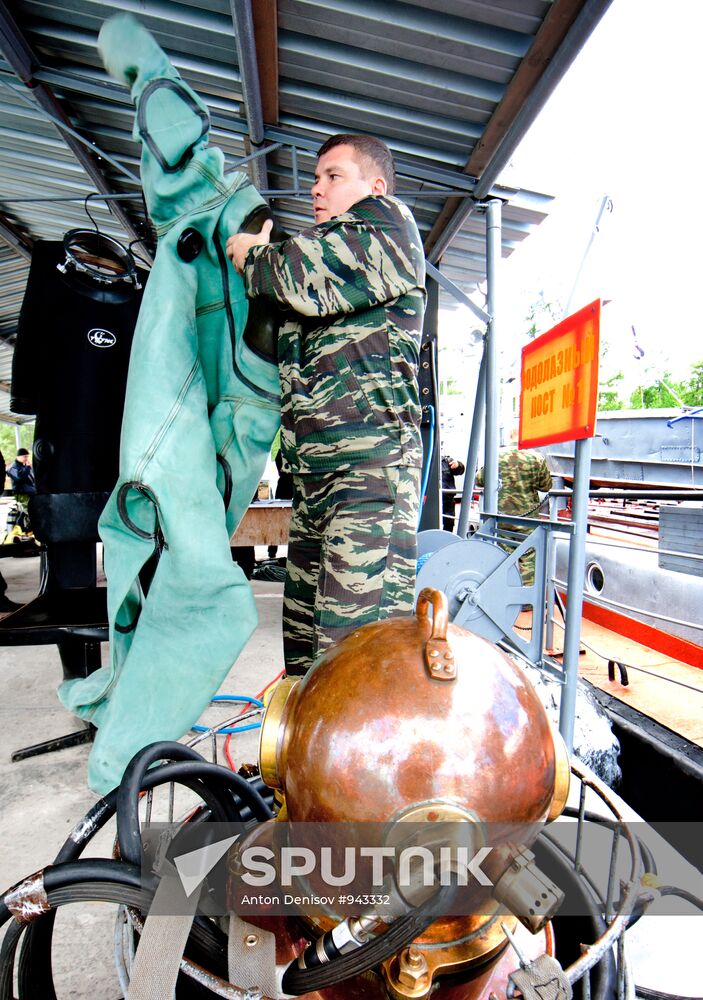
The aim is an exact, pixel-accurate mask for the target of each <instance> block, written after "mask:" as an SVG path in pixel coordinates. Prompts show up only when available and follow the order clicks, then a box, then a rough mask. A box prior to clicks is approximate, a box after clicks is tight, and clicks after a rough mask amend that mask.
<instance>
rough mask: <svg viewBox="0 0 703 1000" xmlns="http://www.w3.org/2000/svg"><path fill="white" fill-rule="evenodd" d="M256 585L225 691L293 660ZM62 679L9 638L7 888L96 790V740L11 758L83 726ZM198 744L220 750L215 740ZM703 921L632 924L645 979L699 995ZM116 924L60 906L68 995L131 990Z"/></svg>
mask: <svg viewBox="0 0 703 1000" xmlns="http://www.w3.org/2000/svg"><path fill="white" fill-rule="evenodd" d="M257 556H258V558H265V556H266V550H265V549H258V550H257ZM0 569H1V570H2V572H3V575H4V576H5V577H6V579H7V581H8V596H10V597H11V598H12V599H13V600H16V601H26V600H29V599H30V598H31V597H32V596H33V595H34V594H35V593H36V590H37V587H38V581H39V559H38V558H25V559H3V560H2V562H0ZM253 589H254V593H255V596H256V601H257V606H258V610H259V619H260V624H259V628H258V630H257V632H256V633H255V635H254V636H253V638H252V639H251V640H250V642H249V644H248V646H247V647H246V649H245V650H244V652H243V654H242V656H241V657H240V659H239V661H238V662H237V663H236V664H235V666H234V667H233V668H232V670H231V672H230V674H229V676H228V678H227V680H226V681H225V683H224V684H223V685H222V688H221V691H222V692H223V693H228V694H252V695H255V694H256V693H258V692H259V691H260V690H261V689H262V688H263V687H264V686H265V685H266V684H267V683H268V682H269V681H270V680H272V679H273V678H274V677H275V676H276V675H277V674H278V673H279V671H280V670H281V668H282V665H283V654H282V642H281V629H280V617H281V603H282V589H283V588H282V584H279V583H264V582H257V581H254V583H253ZM60 679H61V666H60V661H59V657H58V652H57V650H56V648H55V647H53V646H44V647H42V646H36V647H24V648H23V647H4V648H0V722H1V725H0V744H1V746H0V817H1V822H0V891H1V890H4V889H5V888H6V887H8V886H9V885H11V884H12V883H14V882H16V881H17V880H19V879H20V878H22V877H24V876H26V875H28V874H29V873H31V872H33V871H35V870H37V869H39V868H42V867H44V866H45V865H47V864H49V863H50V862H51V860H52V859H53V857H54V856H55V854H56V852H57V851H58V850H59V848H60V847H61V845H62V843H63V842H64V840H65V839H66V837H67V835H68V834H69V832H70V830H71V828H72V827H73V826H74V824H75V823H76V822H77V821H78V820H80V818H81V817H82V816H83V815H84V814H85V813H86V811H87V810H88V809H89V808H90V807H91V805H92V804H93V803H94V801H95V798H96V797H95V796H94V795H93V794H92V793H91V792H90V791H89V790H88V788H87V786H86V782H85V774H86V762H87V757H88V753H89V747H88V746H81V747H76V748H73V749H70V750H64V751H61V752H59V753H55V754H49V755H46V756H41V757H37V758H33V759H30V760H26V761H22V762H20V763H16V764H13V763H11V762H10V759H9V757H10V752H11V751H12V750H14V749H16V748H18V747H21V746H24V745H26V744H28V743H33V742H36V741H38V740H42V739H47V738H50V737H53V736H59V735H61V734H63V733H66V732H69V731H71V730H72V729H73V728H75V723H74V720H73V719H72V718H71V716H70V715H69V714H68V713H67V712H66V711H65V710H64V709H63V708H62V706H61V705H60V704H59V701H58V699H57V697H56V693H55V692H56V687H57V685H58V683H59V681H60ZM231 714H234V713H233V712H232V710H231V709H230V708H229V707H228V706H226V705H225V706H216V707H213V708H212V709H211V710H210V711H209V712H208V714H207V719H206V721H207V722H208V724H214V723H215V722H216V721H222V720H224V719H225V718H227V717H228V716H229V715H231ZM257 742H258V733H257V732H251V733H246V734H242V735H241V736H237V737H235V738H234V740H233V743H232V751H233V756H234V758H235V762H236V763H237V764H239V763H242V762H244V761H255V760H256V758H257ZM220 745H221V744H220ZM198 749H199V750H200V751H201V752H203V754H204V756H207V757H211V752H210V749H209V747H208V745H207V744H201V745H200V747H199V748H198ZM183 804H184V805H185V803H183ZM179 805H180V803H179V804H177V810H176V811H177V812H179V811H180V810H179V808H178V806H179ZM157 812H158V804H157ZM156 818H159V817H158V815H157V817H156ZM113 841H114V825H113V824H109V825H108V827H107V828H106V829H105V830H104V831H102V832H101V833H100V834H99V835H98V837H96V839H95V841H94V844H93V845H92V846H91V849H90V852H89V853H90V855H91V856H93V857H109V856H110V855H111V852H112V846H113ZM665 912H666V911H665ZM702 924H703V917H688V918H684V917H672V916H668V917H664V916H661V917H648V918H645V919H644V920H642V921H641V922H640V924H638V926H637V927H636V928H635V929H634V931H633V932H631V933H630V934H628V938H630V937H632V939H633V940H632V945H633V946H634V948H633V951H634V953H635V954H634V964H635V974H636V979H637V981H638V982H639V983H640V984H646V985H648V986H650V988H658V989H665V990H668V991H669V992H679V993H680V994H681V995H693V994H694V993H695V994H696V995H698V993H699V990H698V992H697V984H698V979H697V970H694V969H691V967H690V966H689V964H688V962H687V961H686V960H685V959H684V956H692V955H693V954H694V953H695V949H696V945H695V942H696V941H700V928H701V925H702ZM114 925H115V908H114V907H109V906H106V905H104V904H93V905H85V904H82V905H81V906H80V907H64V908H62V910H60V912H59V918H58V920H57V926H56V933H55V947H54V978H55V983H56V989H57V995H58V997H59V1000H64V998H75V1000H83V998H85V1000H88V998H91V1000H93V998H95V997H99V998H100V1000H118V998H120V997H122V996H123V992H122V989H121V988H120V984H119V980H118V977H117V974H116V972H115V964H114V957H113V937H114ZM674 956H676V957H675V958H674ZM29 1000H41V998H29Z"/></svg>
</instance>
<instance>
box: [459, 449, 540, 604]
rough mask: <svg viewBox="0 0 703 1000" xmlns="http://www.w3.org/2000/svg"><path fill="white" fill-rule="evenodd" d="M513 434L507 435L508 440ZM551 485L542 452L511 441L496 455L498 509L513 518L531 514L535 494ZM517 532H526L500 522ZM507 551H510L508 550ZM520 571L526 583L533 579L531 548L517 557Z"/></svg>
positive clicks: (479, 477) (480, 478)
mask: <svg viewBox="0 0 703 1000" xmlns="http://www.w3.org/2000/svg"><path fill="white" fill-rule="evenodd" d="M513 437H515V438H516V437H517V434H515V435H511V441H512V439H513ZM476 485H477V486H483V485H484V470H483V469H479V471H478V473H477V474H476ZM551 488H552V474H551V472H550V471H549V466H548V465H547V462H546V460H545V458H544V456H543V455H541V454H540V453H539V452H537V451H519V450H518V449H517V447H516V445H515V444H514V443H512V444H511V446H510V447H509V448H504V449H503V450H502V451H501V452H500V454H499V456H498V511H499V513H501V514H515V516H516V517H535V516H536V515H537V508H538V507H539V503H540V498H539V494H540V492H541V493H547V492H548V491H549V490H551ZM499 527H501V528H505V529H507V530H508V531H510V532H511V533H514V534H517V535H523V536H525V535H527V534H528V533H529V532H527V531H526V530H525V529H524V528H519V527H518V525H516V524H508V523H506V524H500V525H499ZM509 551H510V550H509ZM520 574H521V576H522V581H523V583H524V584H525V585H526V586H531V585H532V584H533V583H534V582H535V550H534V549H529V551H527V552H526V553H525V555H524V556H523V557H522V558H521V559H520Z"/></svg>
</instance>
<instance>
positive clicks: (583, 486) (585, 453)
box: [559, 438, 592, 753]
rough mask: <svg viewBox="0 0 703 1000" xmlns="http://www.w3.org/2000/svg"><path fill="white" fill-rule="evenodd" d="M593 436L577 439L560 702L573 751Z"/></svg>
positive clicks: (563, 728) (561, 724)
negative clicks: (572, 526)
mask: <svg viewBox="0 0 703 1000" xmlns="http://www.w3.org/2000/svg"><path fill="white" fill-rule="evenodd" d="M591 445H592V438H583V439H582V440H580V441H577V442H576V449H575V456H574V494H573V501H572V503H573V507H572V521H573V525H574V533H573V535H572V537H571V545H570V546H569V569H568V575H567V578H566V591H567V605H566V628H565V631H564V686H563V687H562V689H561V703H560V705H559V732H560V733H561V735H562V736H563V737H564V742H565V743H566V746H567V749H568V751H569V753H571V751H572V750H573V748H574V716H575V714H576V685H577V682H578V668H579V646H580V644H581V612H582V610H583V575H584V569H585V566H586V531H587V526H588V488H589V486H590V479H591Z"/></svg>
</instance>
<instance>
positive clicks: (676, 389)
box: [630, 372, 683, 410]
mask: <svg viewBox="0 0 703 1000" xmlns="http://www.w3.org/2000/svg"><path fill="white" fill-rule="evenodd" d="M672 389H673V392H672ZM682 391H683V386H682V384H681V383H680V382H673V381H672V378H671V375H670V373H669V372H664V374H663V376H662V377H661V379H656V380H655V381H654V382H653V383H652V384H651V385H638V386H637V388H636V389H635V391H634V392H633V393H632V395H631V396H630V406H631V407H632V409H634V410H655V409H666V408H667V407H668V408H670V407H672V406H679V405H680V403H679V400H678V399H677V398H676V396H678V397H679V398H683V397H682V395H681V393H682ZM674 393H675V394H676V395H674Z"/></svg>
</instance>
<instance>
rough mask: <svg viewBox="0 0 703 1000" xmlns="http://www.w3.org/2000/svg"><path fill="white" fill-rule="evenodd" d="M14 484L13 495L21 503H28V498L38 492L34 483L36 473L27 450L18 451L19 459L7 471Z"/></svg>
mask: <svg viewBox="0 0 703 1000" xmlns="http://www.w3.org/2000/svg"><path fill="white" fill-rule="evenodd" d="M7 474H8V476H9V477H10V482H11V483H12V495H13V496H14V497H16V498H17V499H18V500H19V501H20V502H24V503H26V502H27V497H31V496H34V494H35V493H36V492H37V487H36V483H35V482H34V472H33V471H32V466H31V465H30V464H29V452H28V451H27V449H26V448H18V449H17V458H16V459H15V460H14V462H13V463H12V465H11V466H10V468H9V469H8V470H7Z"/></svg>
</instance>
